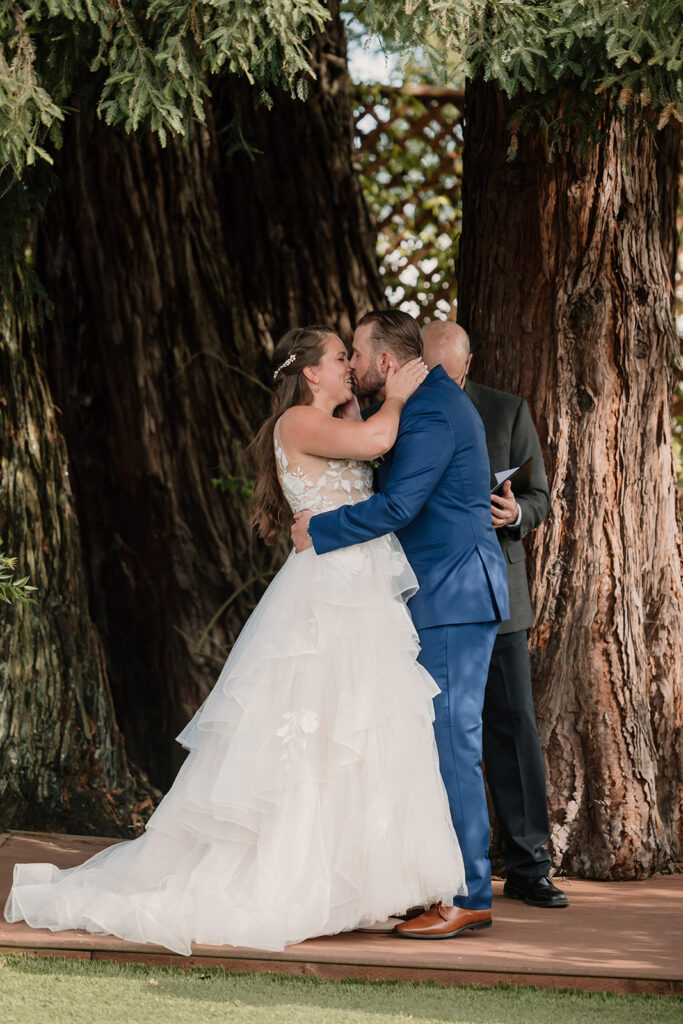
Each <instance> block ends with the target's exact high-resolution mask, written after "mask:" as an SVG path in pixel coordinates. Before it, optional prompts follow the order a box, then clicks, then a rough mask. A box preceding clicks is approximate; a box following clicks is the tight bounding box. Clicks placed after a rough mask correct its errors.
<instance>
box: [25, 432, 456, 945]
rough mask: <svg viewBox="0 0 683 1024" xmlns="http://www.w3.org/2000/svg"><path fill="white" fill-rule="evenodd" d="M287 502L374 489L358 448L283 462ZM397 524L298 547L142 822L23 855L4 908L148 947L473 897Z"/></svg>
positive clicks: (327, 502) (339, 922) (258, 938)
mask: <svg viewBox="0 0 683 1024" xmlns="http://www.w3.org/2000/svg"><path fill="white" fill-rule="evenodd" d="M275 450H276V456H277V460H278V471H279V475H280V481H281V484H282V488H283V491H284V494H285V496H286V498H287V501H288V502H289V504H290V505H291V507H292V509H293V510H294V511H298V510H301V509H303V508H310V509H312V510H313V511H316V512H321V511H326V510H328V509H332V508H336V507H338V506H339V505H342V504H345V503H352V502H356V501H362V500H363V499H365V498H367V497H368V496H369V495H370V494H371V493H372V472H371V469H370V467H369V466H368V465H367V464H365V463H360V462H354V461H350V460H330V461H328V460H325V459H319V458H311V459H310V460H307V462H306V465H305V466H301V465H298V466H297V467H296V468H293V467H291V466H290V465H289V464H288V460H287V457H286V455H285V453H284V451H283V449H282V447H281V445H280V442H279V434H278V431H277V426H276V431H275ZM415 589H416V580H415V577H414V575H413V573H412V570H411V568H410V566H409V564H408V562H407V560H406V557H405V555H404V554H403V551H402V549H401V547H400V545H399V543H398V541H397V540H396V539H395V537H394V536H393V535H390V536H386V537H381V538H379V539H378V540H373V541H369V542H368V543H365V544H361V545H357V546H354V547H347V548H343V549H341V550H339V551H335V552H331V553H329V554H325V555H319V556H318V555H316V554H315V552H314V551H313V549H309V550H307V551H304V552H302V553H301V554H299V555H297V554H295V553H294V552H292V554H291V555H290V556H289V558H288V560H287V562H286V563H285V565H284V566H283V568H282V569H281V570H280V572H279V573H278V575H277V576H276V577H275V579H274V580H273V582H272V583H271V585H270V586H269V588H268V590H267V591H266V593H265V594H264V596H263V598H262V600H261V601H260V603H259V605H258V606H257V608H256V609H255V610H254V612H253V613H252V615H251V617H250V618H249V620H248V621H247V623H246V625H245V627H244V629H243V630H242V632H241V634H240V636H239V638H238V640H237V642H236V643H235V645H234V647H233V650H232V652H231V654H230V657H229V658H228V660H227V662H226V664H225V666H224V668H223V671H222V672H221V675H220V677H219V679H218V682H217V683H216V686H215V688H214V689H213V691H212V692H211V694H210V695H209V697H208V698H207V699H206V700H205V702H204V704H203V705H202V706H201V708H200V709H199V710H198V711H197V713H196V715H195V716H194V718H193V719H192V720H191V722H190V723H189V724H188V725H187V727H186V728H185V729H184V730H183V732H182V733H181V734H180V736H179V737H178V740H179V742H180V743H181V744H182V745H183V746H185V747H186V748H187V749H188V750H189V751H190V753H189V756H188V757H187V759H186V761H185V763H184V765H183V767H182V768H181V770H180V772H179V773H178V776H177V778H176V780H175V782H174V783H173V786H172V788H171V789H170V791H169V792H168V794H167V795H166V796H165V797H164V799H163V801H162V802H161V804H160V805H159V807H158V808H157V810H156V811H155V812H154V814H153V815H152V817H151V818H150V820H149V822H148V823H147V828H146V831H145V833H144V834H143V835H142V836H140V837H139V838H138V839H135V840H131V841H128V842H122V843H118V844H116V845H115V846H112V847H110V848H108V849H106V850H103V851H102V852H101V853H98V854H96V855H95V856H94V857H92V858H91V859H90V860H88V861H86V862H85V863H84V864H82V865H80V866H78V867H75V868H70V869H67V870H59V869H58V868H56V867H55V866H54V865H52V864H19V865H17V866H16V867H15V870H14V885H13V888H12V891H11V893H10V896H9V899H8V901H7V904H6V907H5V917H6V919H7V920H8V921H19V920H22V919H23V920H25V921H26V922H27V923H28V924H29V925H32V926H33V927H35V928H50V929H52V930H53V931H57V930H61V929H64V928H80V929H85V930H87V931H89V932H94V933H100V934H104V933H109V934H114V935H118V936H120V937H121V938H123V939H127V940H130V941H133V942H155V943H159V944H160V945H162V946H166V947H167V948H169V949H171V950H175V951H176V952H178V953H184V954H189V953H190V952H191V943H192V942H200V943H208V944H213V945H233V946H248V947H252V948H258V949H266V950H281V949H283V948H284V947H285V946H287V945H289V944H290V943H294V942H299V941H301V940H303V939H305V938H308V937H311V936H314V935H326V934H332V933H336V932H341V931H346V930H350V929H353V928H356V927H359V926H363V925H368V924H370V923H372V922H374V921H377V920H384V919H386V918H387V917H388V916H390V915H392V914H397V913H398V914H400V913H402V912H403V911H404V910H406V909H407V908H408V907H411V906H417V905H428V904H430V903H433V902H436V901H437V900H442V901H443V902H444V903H451V902H452V898H453V896H454V895H455V894H456V893H465V892H466V888H465V884H464V879H465V872H464V868H463V862H462V857H461V854H460V848H459V846H458V842H457V839H456V837H455V833H454V831H453V826H452V824H451V817H450V813H449V809H448V802H447V799H446V793H445V790H444V787H443V783H442V781H441V777H440V774H439V767H438V759H437V752H436V745H435V741H434V734H433V729H432V720H433V710H432V698H433V696H434V694H435V693H437V692H438V690H437V687H436V685H435V683H434V681H433V680H432V678H431V676H429V675H428V674H427V672H426V671H425V670H424V669H423V668H422V667H421V666H420V665H418V664H417V661H416V656H417V653H418V641H417V635H416V632H415V629H414V627H413V624H412V621H411V619H410V615H409V613H408V610H407V608H406V605H405V599H406V598H407V597H409V596H410V594H411V593H413V592H414V590H415Z"/></svg>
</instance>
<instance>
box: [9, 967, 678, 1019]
mask: <svg viewBox="0 0 683 1024" xmlns="http://www.w3.org/2000/svg"><path fill="white" fill-rule="evenodd" d="M407 1020H410V1021H413V1024H432V1022H439V1021H451V1022H454V1024H455V1022H457V1024H584V1022H585V1024H588V1022H592V1021H599V1022H600V1024H612V1022H614V1024H669V1022H670V1024H680V1022H681V1020H683V999H681V998H677V997H668V996H616V995H605V994H602V993H586V992H570V991H568V990H566V989H565V990H560V991H550V992H547V991H541V990H540V989H534V988H516V987H514V986H505V987H500V988H483V987H481V988H480V987H477V986H466V987H465V986H463V987H455V988H453V987H447V986H443V985H437V984H434V983H431V982H421V983H412V982H411V983H403V982H390V981H384V982H353V981H335V982H326V981H318V980H316V979H313V978H289V977H284V976H283V975H278V974H227V973H225V972H224V971H222V970H220V969H217V968H210V969H206V968H185V969H184V968H161V967H160V968H156V967H155V968H149V967H144V966H142V965H139V964H126V965H120V964H113V963H106V962H104V961H102V962H100V961H95V962H91V961H77V960H60V959H57V958H52V957H49V958H47V957H46V958H33V957H30V956H20V955H18V954H8V955H6V956H4V957H0V1024H195V1022H197V1024H212V1022H221V1024H222V1022H229V1024H233V1022H234V1024H265V1022H267V1024H394V1022H399V1021H407Z"/></svg>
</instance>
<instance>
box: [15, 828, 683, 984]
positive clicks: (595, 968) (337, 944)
mask: <svg viewBox="0 0 683 1024" xmlns="http://www.w3.org/2000/svg"><path fill="white" fill-rule="evenodd" d="M111 842H112V840H107V839H94V838H84V837H79V836H64V835H47V834H43V833H27V832H8V833H0V908H1V907H4V903H5V899H6V897H7V893H8V891H9V888H10V884H11V877H12V867H13V865H14V864H15V863H16V862H31V861H51V862H52V863H54V864H57V865H59V866H60V867H70V866H72V865H74V864H79V863H80V862H81V861H83V860H85V859H86V857H89V856H91V855H92V854H93V853H95V852H96V851H97V850H99V849H102V848H103V847H104V846H107V845H109V844H110V843H111ZM562 888H564V889H565V891H566V892H567V894H568V896H569V898H570V901H571V905H570V906H569V907H568V908H567V909H561V910H537V909H534V908H532V907H527V906H526V905H525V904H523V903H519V902H518V901H516V900H509V899H506V898H505V897H504V896H503V895H502V882H500V881H497V882H494V904H493V912H494V922H495V923H494V927H493V928H492V929H490V930H487V931H483V932H466V933H465V934H464V935H461V936H458V937H457V938H455V939H449V940H446V941H442V942H424V941H419V940H416V939H401V938H398V937H394V936H392V935H383V934H367V933H361V932H352V933H346V934H342V935H331V936H326V937H324V938H318V939H309V940H308V941H306V942H302V943H299V944H298V945H296V946H289V947H288V948H287V950H286V951H285V952H283V953H265V952H261V951H258V950H249V949H238V948H234V947H230V946H220V947H216V946H196V947H195V948H194V953H193V956H191V957H182V956H178V955H177V954H175V953H171V952H169V951H168V950H165V949H164V948H163V947H160V946H153V945H149V944H135V943H130V942H124V941H122V940H121V939H117V938H115V937H113V936H99V935H90V934H88V933H87V932H80V931H65V932H55V933H52V932H49V931H39V930H34V929H32V928H29V927H28V926H27V925H25V924H24V923H18V924H7V922H6V921H5V920H4V918H2V919H0V952H8V951H10V950H12V951H21V952H31V953H34V954H36V955H53V956H61V957H77V958H79V959H87V960H102V959H104V960H116V961H119V962H121V961H133V962H136V963H148V964H157V965H161V964H166V965H187V964H201V965H210V966H221V967H224V968H225V969H226V970H233V971H278V972H281V973H285V974H310V975H315V976H317V977H320V978H368V979H374V978H393V979H399V980H405V981H418V980H427V979H428V980H432V981H438V982H441V983H443V984H449V985H458V984H471V983H476V984H481V985H496V984H500V983H502V982H506V983H508V984H514V985H538V986H539V987H541V988H575V989H584V990H588V991H608V992H622V993H623V992H642V993H659V994H663V995H674V994H676V995H680V994H683V875H666V876H661V877H657V878H652V879H649V880H648V881H646V882H584V881H576V880H564V879H563V880H562Z"/></svg>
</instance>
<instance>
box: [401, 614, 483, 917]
mask: <svg viewBox="0 0 683 1024" xmlns="http://www.w3.org/2000/svg"><path fill="white" fill-rule="evenodd" d="M498 625H499V623H497V622H474V623H472V622H468V623H464V624H458V625H451V626H432V627H430V628H428V629H420V630H418V632H419V636H420V644H421V646H422V650H421V653H420V657H419V661H420V664H422V665H423V666H424V667H425V668H426V669H427V671H428V672H429V673H430V675H431V676H432V677H433V678H434V680H435V681H436V684H437V686H438V687H439V689H440V690H441V693H440V694H439V695H438V696H437V697H435V698H434V711H435V715H436V718H435V721H434V733H435V735H436V745H437V749H438V751H439V766H440V768H441V775H442V778H443V781H444V785H445V787H446V793H447V794H448V802H449V804H450V808H451V815H452V818H453V827H454V828H455V832H456V835H457V837H458V841H459V843H460V849H461V850H462V856H463V860H464V862H465V873H466V876H467V889H468V894H467V896H458V897H456V899H455V904H456V906H460V907H467V908H469V909H472V910H488V909H489V907H490V906H491V863H490V861H489V838H490V826H489V816H488V810H487V807H486V792H485V790H484V777H483V775H482V770H481V756H482V755H481V747H482V711H483V707H484V693H485V691H486V680H487V676H488V671H489V662H490V660H491V652H492V650H493V644H494V641H495V639H496V634H497V632H498Z"/></svg>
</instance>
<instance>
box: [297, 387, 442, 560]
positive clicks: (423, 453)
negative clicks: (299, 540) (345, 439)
mask: <svg viewBox="0 0 683 1024" xmlns="http://www.w3.org/2000/svg"><path fill="white" fill-rule="evenodd" d="M453 447H454V436H453V428H452V426H451V425H450V423H449V421H448V418H447V417H446V416H445V415H444V414H443V413H441V412H439V411H438V410H433V409H425V408H424V406H421V407H420V409H419V410H417V409H410V410H407V411H405V412H404V413H403V417H402V420H401V426H400V428H399V433H398V437H397V439H396V445H395V447H394V452H393V460H392V464H391V469H390V472H389V478H388V480H387V482H386V484H385V486H384V490H383V491H382V492H381V493H378V494H373V495H372V497H371V498H368V499H367V501H360V502H358V503H357V504H356V505H342V506H341V508H337V509H334V510H333V511H332V512H322V513H321V514H320V515H317V516H313V518H312V519H311V522H310V526H309V532H310V535H311V538H312V539H313V547H314V548H315V550H316V552H317V553H318V554H319V555H321V554H324V553H325V552H326V551H335V550H336V549H337V548H345V547H348V546H349V545H350V544H362V543H363V542H364V541H368V540H373V539H374V538H375V537H381V536H383V535H384V534H385V533H391V532H392V531H393V530H398V529H400V528H401V527H402V526H407V524H408V523H410V522H412V520H413V519H414V518H415V517H416V516H417V515H418V513H419V512H420V510H421V509H422V507H423V505H424V504H425V502H426V501H427V499H428V497H429V495H430V494H431V493H432V491H433V490H434V488H435V487H436V485H437V484H438V482H439V480H440V479H441V477H442V476H443V473H444V471H445V469H446V467H447V465H448V463H449V462H450V459H451V456H452V454H453Z"/></svg>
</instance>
